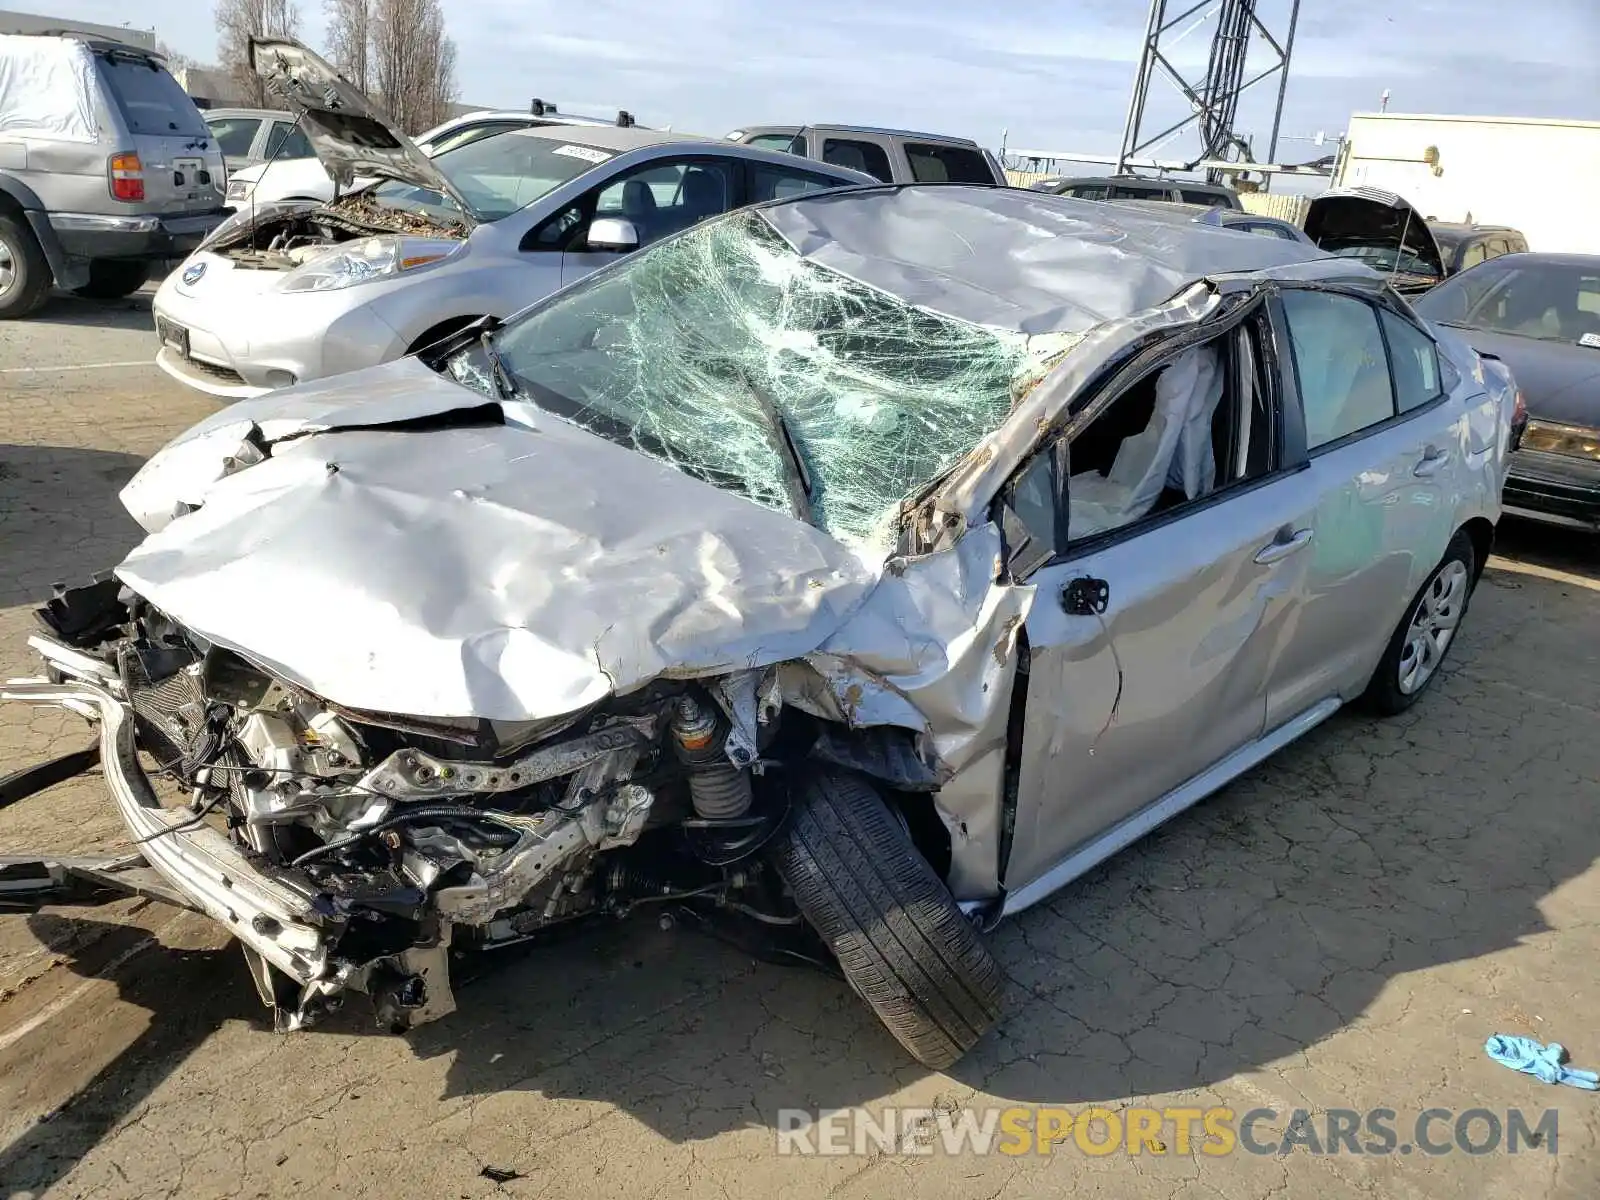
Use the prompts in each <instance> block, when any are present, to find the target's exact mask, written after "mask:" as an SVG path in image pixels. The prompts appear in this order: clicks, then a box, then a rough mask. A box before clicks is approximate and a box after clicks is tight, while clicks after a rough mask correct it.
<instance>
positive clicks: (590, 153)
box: [551, 146, 611, 163]
mask: <svg viewBox="0 0 1600 1200" xmlns="http://www.w3.org/2000/svg"><path fill="white" fill-rule="evenodd" d="M551 153H552V154H564V155H566V156H567V157H568V158H581V159H583V161H584V162H592V163H603V162H605V161H606V159H608V158H610V157H611V152H610V151H609V150H596V149H595V148H594V147H593V146H557V147H556V148H555V149H554V150H552V151H551Z"/></svg>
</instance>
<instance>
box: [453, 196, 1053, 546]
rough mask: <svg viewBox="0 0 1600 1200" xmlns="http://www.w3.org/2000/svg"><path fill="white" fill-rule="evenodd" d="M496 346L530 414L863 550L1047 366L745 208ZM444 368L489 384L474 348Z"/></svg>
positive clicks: (1019, 339) (542, 315) (1010, 338)
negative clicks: (824, 258)
mask: <svg viewBox="0 0 1600 1200" xmlns="http://www.w3.org/2000/svg"><path fill="white" fill-rule="evenodd" d="M493 342H494V349H495V350H497V351H498V354H497V356H496V357H497V358H498V359H499V366H500V367H502V368H503V370H504V374H505V376H508V377H509V379H508V382H509V383H510V384H511V385H513V386H514V388H515V390H516V391H517V392H519V393H521V394H523V395H525V396H526V397H527V398H529V399H531V400H532V401H533V402H534V403H536V404H538V405H539V406H540V407H542V408H545V409H547V410H549V411H551V412H554V413H556V414H558V415H559V416H561V417H564V418H566V419H567V420H570V421H573V422H575V423H576V424H579V425H582V426H584V427H585V428H587V429H589V430H591V431H593V432H595V433H597V434H599V435H601V436H602V437H606V438H609V439H610V440H612V441H615V442H618V443H620V444H622V445H624V446H628V447H630V448H632V449H635V450H639V451H641V452H643V453H645V454H648V455H651V456H652V457H655V458H658V459H662V460H664V461H666V462H668V463H670V464H672V465H673V466H674V467H676V468H678V469H679V470H682V471H684V472H685V473H687V474H690V475H693V476H696V477H698V478H700V479H703V480H705V481H707V482H709V483H712V484H715V485H716V486H718V487H723V488H726V489H728V490H732V491H737V492H740V493H742V494H744V495H746V496H748V497H749V498H750V499H752V500H754V501H756V502H757V503H759V504H763V505H766V506H767V507H769V508H776V509H781V510H783V511H785V512H791V513H795V514H796V515H798V516H800V517H802V519H810V520H811V521H812V522H813V523H814V524H816V525H817V526H818V527H820V528H822V529H825V530H826V531H828V532H829V533H831V534H832V535H833V536H835V537H837V538H839V539H840V540H842V541H847V542H853V543H857V544H862V543H865V544H867V545H869V546H871V547H873V548H874V549H882V548H883V547H885V546H886V545H887V543H888V542H889V541H891V540H892V536H893V524H892V518H893V516H894V514H895V511H896V509H897V506H898V504H899V502H900V501H901V500H902V499H904V498H905V497H906V496H908V495H910V494H911V493H913V492H915V491H917V490H918V489H920V488H921V487H922V486H923V485H925V484H927V483H928V482H930V481H931V480H933V479H934V478H935V477H936V476H937V475H939V474H940V473H941V472H943V471H944V470H945V469H946V468H948V467H949V466H951V465H952V464H953V463H954V462H955V461H956V460H957V459H959V458H960V457H961V456H962V455H963V454H965V453H966V452H967V451H968V450H970V449H971V448H972V447H973V445H974V444H975V443H976V442H977V441H978V440H979V439H980V438H981V437H983V435H985V434H986V433H988V432H990V431H991V430H993V429H995V428H996V427H997V426H998V425H999V424H1000V423H1001V422H1002V421H1003V420H1004V419H1005V417H1006V414H1007V413H1008V412H1009V411H1010V409H1011V404H1012V394H1013V387H1014V385H1015V386H1017V387H1022V386H1025V385H1026V383H1027V382H1030V381H1031V379H1030V376H1031V377H1032V378H1036V377H1037V373H1036V371H1033V372H1030V371H1029V370H1027V368H1029V367H1030V366H1032V367H1035V368H1036V367H1037V365H1038V364H1037V356H1032V357H1030V354H1029V339H1028V338H1027V337H1026V336H1025V335H1023V334H1020V333H1009V332H1004V331H999V330H993V329H986V328H982V327H980V326H977V325H970V324H967V323H965V322H961V321H956V320H953V319H951V318H948V317H943V316H939V315H936V314H933V313H930V312H927V311H925V310H922V309H918V308H914V307H912V306H911V305H908V304H906V303H904V302H902V301H900V300H898V299H895V298H894V297H892V296H890V295H887V294H886V293H884V292H880V291H878V290H876V289H874V288H870V287H867V286H866V285H864V284H861V283H857V282H855V281H854V280H851V279H848V278H846V277H844V276H842V275H839V274H837V273H836V272H834V271H831V270H829V269H827V268H825V267H822V266H819V265H817V264H816V263H814V262H812V261H810V260H809V259H805V258H802V257H801V256H800V255H799V254H797V253H795V251H794V250H793V249H792V248H791V247H790V246H789V244H788V243H787V242H785V241H784V240H783V239H782V238H781V237H780V236H779V235H778V234H777V233H776V232H775V231H774V230H773V229H772V227H771V226H770V225H768V224H767V223H766V221H764V220H763V219H762V218H761V217H760V216H758V215H757V214H755V213H753V212H745V213H738V214H735V215H733V216H731V217H728V218H726V219H724V220H721V221H717V222H713V223H710V224H707V225H705V226H702V227H699V228H697V229H694V230H691V231H690V232H689V233H686V234H684V235H683V236H681V237H678V238H674V239H672V240H671V241H667V242H663V243H661V244H660V245H659V246H657V247H654V248H652V249H650V250H648V251H644V252H642V253H640V254H638V255H636V256H635V257H632V258H630V259H628V260H627V261H626V262H625V263H623V264H621V265H619V266H618V267H617V268H616V269H614V270H610V271H606V272H603V273H601V274H599V275H596V276H593V277H591V279H590V280H588V281H587V282H585V283H583V284H581V285H579V286H578V287H577V288H575V289H573V290H571V291H569V292H567V293H565V294H564V295H562V296H561V297H559V298H557V299H556V300H554V301H553V302H551V303H549V304H547V305H542V306H540V307H539V308H537V309H535V310H534V311H532V312H531V313H529V314H528V316H526V317H525V318H523V319H522V320H520V321H517V322H514V323H513V324H511V325H509V326H507V327H506V328H505V329H503V330H501V331H500V332H499V333H498V334H496V335H495V336H494V339H493ZM1059 347H1060V343H1059V342H1057V343H1056V349H1057V350H1059ZM450 369H451V371H452V373H453V374H454V375H455V376H456V378H457V379H458V380H460V381H461V382H463V383H468V384H470V385H472V386H476V387H479V388H482V389H485V390H492V388H491V385H490V383H489V382H488V380H487V377H486V373H485V370H484V356H483V354H482V353H481V351H479V350H478V349H477V348H475V347H474V348H470V349H469V350H466V351H462V352H461V353H459V354H458V355H457V356H456V358H455V359H454V360H453V361H452V362H451V364H450Z"/></svg>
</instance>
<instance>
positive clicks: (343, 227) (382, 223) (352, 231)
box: [205, 191, 471, 271]
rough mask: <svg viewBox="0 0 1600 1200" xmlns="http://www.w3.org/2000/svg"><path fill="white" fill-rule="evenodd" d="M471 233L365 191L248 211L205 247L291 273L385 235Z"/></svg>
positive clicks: (454, 237) (460, 224)
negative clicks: (333, 250)
mask: <svg viewBox="0 0 1600 1200" xmlns="http://www.w3.org/2000/svg"><path fill="white" fill-rule="evenodd" d="M470 232H471V226H470V225H469V224H468V223H467V222H466V221H462V220H450V219H447V218H443V217H434V216H430V215H428V214H426V213H422V212H419V211H416V210H414V209H406V208H396V207H394V206H392V205H387V204H382V203H380V202H379V201H377V200H374V199H373V198H372V197H371V196H370V195H368V194H367V193H366V192H365V191H360V192H353V193H351V194H350V195H348V196H342V197H340V198H339V199H337V200H335V201H333V202H332V203H331V204H321V205H315V206H308V205H305V204H295V205H287V206H286V205H273V206H272V207H270V208H268V209H265V210H263V211H262V212H260V213H257V214H250V213H248V211H247V212H246V214H244V217H243V219H242V220H240V222H239V224H238V226H237V227H236V228H232V229H226V230H224V231H223V232H222V236H221V237H218V238H215V240H213V241H212V242H210V243H209V244H208V245H207V246H206V247H205V248H206V249H207V250H209V251H211V252H212V253H214V254H219V255H221V256H222V257H224V258H228V259H231V260H233V262H234V263H236V264H237V265H238V266H240V267H242V268H245V269H249V270H267V271H292V270H294V269H295V268H296V267H299V266H302V265H304V264H305V263H306V262H307V261H309V260H310V259H312V258H315V257H316V256H317V255H319V254H322V253H324V252H325V251H326V250H327V249H328V248H329V247H331V246H337V245H339V244H341V243H344V242H350V241H355V240H356V239H358V238H366V237H373V236H383V235H390V236H392V235H397V234H398V235H400V236H403V237H415V238H439V239H446V240H449V241H461V240H462V239H463V238H465V237H466V236H467V234H468V233H470Z"/></svg>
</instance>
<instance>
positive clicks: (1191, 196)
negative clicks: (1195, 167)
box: [1178, 188, 1228, 208]
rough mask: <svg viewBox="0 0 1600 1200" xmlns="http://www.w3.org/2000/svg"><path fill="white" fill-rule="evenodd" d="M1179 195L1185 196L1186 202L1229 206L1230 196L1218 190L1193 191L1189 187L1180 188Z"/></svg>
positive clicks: (1219, 206) (1222, 206)
mask: <svg viewBox="0 0 1600 1200" xmlns="http://www.w3.org/2000/svg"><path fill="white" fill-rule="evenodd" d="M1178 195H1179V196H1181V197H1182V198H1183V202H1184V203H1185V204H1204V205H1206V206H1207V207H1208V208H1227V207H1228V198H1227V197H1226V196H1223V195H1219V194H1218V193H1216V192H1206V191H1191V190H1189V189H1187V188H1179V189H1178Z"/></svg>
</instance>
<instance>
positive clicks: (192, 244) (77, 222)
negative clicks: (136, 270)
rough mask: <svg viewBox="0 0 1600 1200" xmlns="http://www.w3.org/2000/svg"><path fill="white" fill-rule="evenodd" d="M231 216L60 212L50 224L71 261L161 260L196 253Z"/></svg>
mask: <svg viewBox="0 0 1600 1200" xmlns="http://www.w3.org/2000/svg"><path fill="white" fill-rule="evenodd" d="M227 215H228V214H227V213H226V212H225V211H224V210H222V209H221V208H217V209H214V210H212V211H210V212H204V213H198V214H195V215H193V216H186V217H160V216H141V217H135V216H107V215H103V214H101V213H64V212H56V213H50V214H49V221H50V228H51V230H52V231H53V232H54V233H55V235H56V241H57V242H58V243H59V244H60V246H61V249H62V252H63V253H64V254H66V255H67V256H68V257H69V258H86V259H94V258H122V259H145V260H160V259H169V258H184V257H186V256H187V255H189V254H191V253H193V251H194V250H195V249H196V248H197V247H198V246H199V245H200V243H201V242H202V241H204V240H205V238H206V235H207V234H209V233H210V232H211V231H212V230H213V229H215V228H216V227H217V226H218V225H220V224H221V223H222V222H223V221H224V220H225V219H226V217H227Z"/></svg>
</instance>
